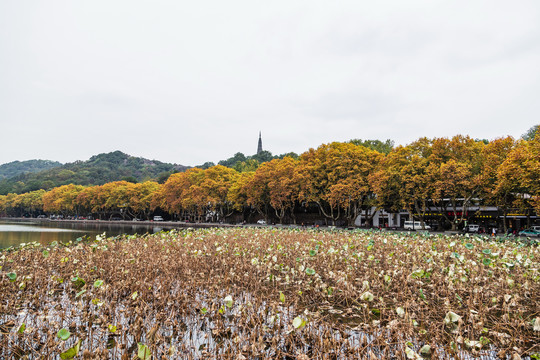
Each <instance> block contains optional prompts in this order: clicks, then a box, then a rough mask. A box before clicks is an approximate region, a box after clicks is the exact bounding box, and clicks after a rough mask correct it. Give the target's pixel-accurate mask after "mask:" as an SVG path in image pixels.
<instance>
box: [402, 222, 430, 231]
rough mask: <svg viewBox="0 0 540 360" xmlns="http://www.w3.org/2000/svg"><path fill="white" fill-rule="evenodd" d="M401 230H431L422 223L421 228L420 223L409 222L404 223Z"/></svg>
mask: <svg viewBox="0 0 540 360" xmlns="http://www.w3.org/2000/svg"><path fill="white" fill-rule="evenodd" d="M403 228H404V229H405V230H431V226H429V225H427V224H425V223H424V226H423V227H422V223H421V222H420V221H411V220H407V221H405V224H404V225H403Z"/></svg>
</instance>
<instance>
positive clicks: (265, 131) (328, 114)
mask: <svg viewBox="0 0 540 360" xmlns="http://www.w3.org/2000/svg"><path fill="white" fill-rule="evenodd" d="M539 113H540V1H538V0H530V1H526V0H524V1H521V0H517V1H507V0H504V1H503V0H486V1H470V0H469V1H436V0H425V1H415V0H410V1H403V0H396V1H373V0H370V1H359V0H352V1H339V0H338V1H315V0H307V1H294V0H293V1H291V0H286V1H281V0H272V1H264V2H263V1H257V0H245V1H237V0H229V1H222V0H219V1H218V0H215V1H204V0H197V1H179V0H174V1H173V0H170V1H169V0H161V1H133V0H130V1H116V0H115V1H110V0H107V1H100V0H92V1H71V0H70V1H59V0H58V1H44V0H43V1H1V2H0V134H1V139H0V164H2V163H6V162H10V161H14V160H29V159H36V158H38V159H50V160H57V161H61V162H72V161H75V160H86V159H88V158H89V157H90V156H92V155H95V154H99V153H103V152H109V151H114V150H121V151H123V152H125V153H128V154H130V155H134V156H141V157H145V158H150V159H156V160H161V161H166V162H172V163H177V164H183V165H192V166H193V165H198V164H202V163H204V162H206V161H213V162H217V161H219V160H221V159H226V158H228V157H230V156H232V155H233V154H234V153H236V152H242V153H244V154H246V155H251V154H253V153H255V152H256V149H257V140H258V134H259V131H261V132H262V136H263V147H264V149H265V150H268V151H271V152H272V153H273V154H281V153H285V152H290V151H294V152H297V153H302V152H304V151H306V150H307V149H309V148H310V147H317V146H319V145H320V144H322V143H327V142H331V141H346V140H349V139H353V138H360V139H380V140H384V139H392V140H394V141H395V142H396V144H408V143H410V142H412V141H414V140H416V139H418V138H419V137H423V136H426V137H430V138H431V137H451V136H453V135H456V134H464V135H470V136H471V137H473V138H487V139H494V138H497V137H501V136H505V135H512V136H514V137H519V136H520V135H522V134H523V133H525V132H526V131H527V130H528V129H529V128H530V127H532V126H533V125H535V124H538V123H540V118H539Z"/></svg>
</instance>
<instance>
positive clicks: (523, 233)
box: [519, 228, 540, 237]
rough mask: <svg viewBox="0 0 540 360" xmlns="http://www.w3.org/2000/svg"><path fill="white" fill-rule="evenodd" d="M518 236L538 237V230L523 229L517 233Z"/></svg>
mask: <svg viewBox="0 0 540 360" xmlns="http://www.w3.org/2000/svg"><path fill="white" fill-rule="evenodd" d="M519 236H538V237H540V230H535V229H533V228H530V229H525V230H522V231H520V232H519Z"/></svg>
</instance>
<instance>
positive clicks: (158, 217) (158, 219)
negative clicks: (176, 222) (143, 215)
mask: <svg viewBox="0 0 540 360" xmlns="http://www.w3.org/2000/svg"><path fill="white" fill-rule="evenodd" d="M154 221H163V217H162V216H159V215H158V216H154Z"/></svg>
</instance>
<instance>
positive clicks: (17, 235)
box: [0, 220, 168, 248]
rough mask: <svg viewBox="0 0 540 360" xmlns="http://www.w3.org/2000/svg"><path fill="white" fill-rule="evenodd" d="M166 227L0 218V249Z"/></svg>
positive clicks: (149, 230) (151, 230)
mask: <svg viewBox="0 0 540 360" xmlns="http://www.w3.org/2000/svg"><path fill="white" fill-rule="evenodd" d="M161 230H168V229H167V228H163V227H159V226H152V225H135V224H133V225H132V224H126V225H118V224H114V225H112V224H103V223H101V224H96V223H62V222H50V223H49V222H37V221H36V222H32V221H28V222H9V221H6V220H0V248H7V247H10V246H16V245H19V244H21V243H29V242H33V241H37V242H39V243H41V244H43V245H45V244H50V243H52V242H53V241H58V242H64V243H65V242H68V241H74V240H76V239H77V238H79V237H89V238H90V239H95V237H96V235H98V234H103V233H105V234H106V235H107V236H116V235H121V234H129V235H133V234H146V233H155V232H159V231H161Z"/></svg>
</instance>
